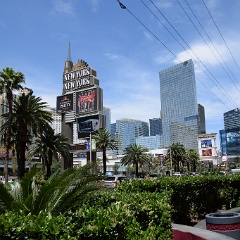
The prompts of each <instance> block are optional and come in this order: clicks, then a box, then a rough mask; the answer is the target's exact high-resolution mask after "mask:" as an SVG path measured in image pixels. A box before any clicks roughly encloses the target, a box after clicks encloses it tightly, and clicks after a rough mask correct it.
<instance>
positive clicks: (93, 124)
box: [77, 115, 101, 132]
mask: <svg viewBox="0 0 240 240" xmlns="http://www.w3.org/2000/svg"><path fill="white" fill-rule="evenodd" d="M100 123H101V122H100V118H99V115H94V116H88V117H82V118H78V119H77V127H78V132H92V131H97V130H98V129H99V128H100Z"/></svg>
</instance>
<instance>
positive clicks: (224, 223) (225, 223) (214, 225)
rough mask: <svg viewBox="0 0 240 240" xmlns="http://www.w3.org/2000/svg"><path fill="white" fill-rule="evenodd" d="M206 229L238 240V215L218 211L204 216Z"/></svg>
mask: <svg viewBox="0 0 240 240" xmlns="http://www.w3.org/2000/svg"><path fill="white" fill-rule="evenodd" d="M205 220H206V229H207V230H210V231H214V232H218V233H221V234H223V235H226V236H229V237H231V238H233V239H238V240H240V213H236V212H224V211H219V212H215V213H210V214H207V215H206V216H205Z"/></svg>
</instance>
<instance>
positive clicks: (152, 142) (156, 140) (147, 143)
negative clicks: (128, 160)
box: [136, 135, 162, 150]
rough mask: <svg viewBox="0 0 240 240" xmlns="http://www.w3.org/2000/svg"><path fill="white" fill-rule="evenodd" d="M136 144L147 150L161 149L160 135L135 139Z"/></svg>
mask: <svg viewBox="0 0 240 240" xmlns="http://www.w3.org/2000/svg"><path fill="white" fill-rule="evenodd" d="M136 144H138V145H141V146H143V147H145V148H147V149H148V150H154V149H159V148H161V147H162V146H161V135H155V136H148V137H137V138H136Z"/></svg>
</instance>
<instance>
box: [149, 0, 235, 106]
mask: <svg viewBox="0 0 240 240" xmlns="http://www.w3.org/2000/svg"><path fill="white" fill-rule="evenodd" d="M150 1H151V0H150ZM177 2H178V4H179V6H180V7H181V8H182V10H183V11H184V13H185V14H186V16H187V17H188V19H189V20H190V22H191V23H192V24H193V26H194V27H195V29H196V30H197V32H198V34H199V35H200V36H201V37H202V39H203V41H204V42H205V43H206V44H207V46H208V48H209V49H210V51H211V52H212V53H213V55H214V56H216V55H215V53H214V52H213V51H212V49H211V48H210V47H209V45H208V43H207V41H206V40H205V38H204V37H203V36H202V34H201V33H200V31H199V30H198V28H197V27H196V25H195V24H194V22H193V21H192V19H191V18H190V16H189V15H188V14H187V12H186V11H185V9H184V8H183V6H182V5H181V3H180V2H179V1H178V0H177ZM198 59H199V58H198ZM200 61H201V60H200ZM201 63H202V64H203V65H204V67H205V68H206V70H207V71H208V72H209V74H211V76H212V77H213V79H214V80H215V81H216V83H217V84H218V85H219V86H220V88H221V89H223V91H224V92H225V93H226V94H227V95H228V97H229V98H230V99H231V101H232V103H234V104H236V103H235V102H234V101H233V99H232V97H231V96H230V95H229V93H228V92H227V91H226V90H225V89H224V88H223V86H222V85H221V84H220V82H219V81H218V80H217V79H216V78H215V77H214V76H213V75H212V73H211V72H210V71H209V70H208V68H207V67H206V66H205V64H204V63H203V62H202V61H201ZM219 63H220V62H219ZM220 64H221V63H220ZM221 66H222V64H221ZM224 70H225V68H224ZM225 72H226V70H225ZM226 73H227V72H226ZM227 75H228V73H227ZM228 76H229V75H228ZM229 77H230V76H229ZM230 78H231V77H230ZM215 85H216V84H215ZM216 86H217V85H216ZM236 87H237V86H236ZM220 88H219V90H220ZM221 92H222V91H221ZM236 105H237V104H236Z"/></svg>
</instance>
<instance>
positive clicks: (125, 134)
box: [115, 118, 149, 154]
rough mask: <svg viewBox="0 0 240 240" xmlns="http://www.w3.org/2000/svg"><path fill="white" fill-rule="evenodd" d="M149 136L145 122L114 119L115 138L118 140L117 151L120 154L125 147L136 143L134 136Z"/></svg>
mask: <svg viewBox="0 0 240 240" xmlns="http://www.w3.org/2000/svg"><path fill="white" fill-rule="evenodd" d="M140 136H149V127H148V123H147V122H143V121H140V120H135V119H126V118H123V119H120V120H117V121H116V136H115V138H116V140H117V141H118V142H119V146H118V153H119V154H122V153H123V151H124V150H125V148H126V147H129V145H130V144H134V143H136V138H137V137H140Z"/></svg>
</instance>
